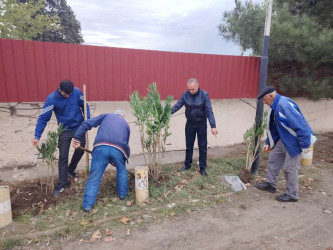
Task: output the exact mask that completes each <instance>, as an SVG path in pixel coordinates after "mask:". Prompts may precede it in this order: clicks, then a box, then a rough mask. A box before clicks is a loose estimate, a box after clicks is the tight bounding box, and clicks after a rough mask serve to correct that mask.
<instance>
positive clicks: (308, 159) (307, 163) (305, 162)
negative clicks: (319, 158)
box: [301, 144, 313, 166]
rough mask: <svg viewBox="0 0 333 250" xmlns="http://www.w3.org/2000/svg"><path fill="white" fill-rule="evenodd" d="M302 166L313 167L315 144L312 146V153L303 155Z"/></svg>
mask: <svg viewBox="0 0 333 250" xmlns="http://www.w3.org/2000/svg"><path fill="white" fill-rule="evenodd" d="M301 157H302V158H301V164H302V166H311V165H312V158H313V144H312V145H311V146H310V151H309V152H307V153H302V155H301Z"/></svg>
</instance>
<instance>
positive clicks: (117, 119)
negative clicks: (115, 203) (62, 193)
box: [72, 110, 130, 212]
mask: <svg viewBox="0 0 333 250" xmlns="http://www.w3.org/2000/svg"><path fill="white" fill-rule="evenodd" d="M93 127H98V131H97V135H96V138H95V141H94V149H93V152H92V160H91V168H90V175H89V177H88V180H87V185H86V189H85V192H84V196H83V203H82V208H83V210H84V211H86V212H89V211H90V210H91V209H92V207H93V205H94V204H95V203H96V197H97V194H98V190H99V185H100V183H101V180H102V177H103V174H104V171H105V168H106V167H107V165H108V164H109V163H111V164H112V165H115V166H116V168H117V192H118V195H119V197H120V199H125V197H126V195H127V193H128V176H127V169H126V163H125V162H126V161H127V159H128V157H129V155H130V147H129V145H128V143H129V137H130V128H129V125H128V123H127V122H126V121H125V119H124V112H122V111H121V110H116V111H115V112H114V113H107V114H101V115H99V116H96V117H94V118H92V119H88V120H86V121H84V122H83V123H82V124H81V126H80V127H79V128H78V129H77V131H76V133H75V135H74V140H73V144H72V145H73V147H74V148H78V147H79V146H80V143H81V141H82V140H84V135H85V133H86V132H87V131H88V130H90V129H92V128H93Z"/></svg>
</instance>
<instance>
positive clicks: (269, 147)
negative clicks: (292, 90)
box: [256, 86, 316, 202]
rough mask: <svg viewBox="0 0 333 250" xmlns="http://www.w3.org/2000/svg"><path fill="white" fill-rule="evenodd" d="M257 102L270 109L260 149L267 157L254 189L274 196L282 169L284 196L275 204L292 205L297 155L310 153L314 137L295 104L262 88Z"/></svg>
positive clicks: (296, 199)
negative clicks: (263, 174) (264, 174)
mask: <svg viewBox="0 0 333 250" xmlns="http://www.w3.org/2000/svg"><path fill="white" fill-rule="evenodd" d="M257 98H258V99H261V98H262V99H263V102H264V104H266V105H268V106H269V107H270V110H269V114H268V116H267V140H266V145H265V146H264V148H263V151H265V152H270V153H269V157H268V162H267V177H266V181H265V182H264V183H257V184H256V187H257V188H259V189H261V190H265V191H268V192H271V193H275V192H276V186H277V180H278V177H279V172H280V170H281V169H282V168H283V169H284V175H285V178H286V192H285V193H283V194H280V195H278V196H276V200H278V201H280V202H296V201H298V185H299V184H298V169H299V168H300V160H301V153H302V152H304V153H306V152H309V151H310V146H311V144H313V143H314V142H315V141H316V137H315V136H314V134H313V132H312V130H311V128H310V126H309V124H308V123H307V121H306V120H305V118H304V116H303V114H302V112H301V110H300V109H299V107H298V106H297V105H296V103H295V102H294V101H293V100H291V99H290V98H288V97H285V96H282V95H279V94H278V93H276V90H275V88H274V87H272V86H267V87H265V88H264V89H263V90H262V91H261V92H260V94H259V95H258V97H257Z"/></svg>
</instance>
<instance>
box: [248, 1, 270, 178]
mask: <svg viewBox="0 0 333 250" xmlns="http://www.w3.org/2000/svg"><path fill="white" fill-rule="evenodd" d="M266 4H267V9H266V18H265V31H264V47H263V50H262V56H261V63H260V76H259V92H258V93H260V92H261V90H262V89H263V88H265V87H266V80H267V68H268V47H269V33H270V29H271V16H272V5H273V0H266ZM263 113H264V103H263V101H262V99H260V100H257V110H256V121H255V122H256V130H257V128H258V127H259V126H260V124H261V122H262V118H263ZM257 143H260V141H258V137H256V138H255V139H254V145H257ZM260 150H261V148H260V147H259V148H258V150H257V152H255V154H256V158H255V159H256V160H255V161H254V162H253V164H252V168H251V172H252V174H257V173H258V167H259V154H260Z"/></svg>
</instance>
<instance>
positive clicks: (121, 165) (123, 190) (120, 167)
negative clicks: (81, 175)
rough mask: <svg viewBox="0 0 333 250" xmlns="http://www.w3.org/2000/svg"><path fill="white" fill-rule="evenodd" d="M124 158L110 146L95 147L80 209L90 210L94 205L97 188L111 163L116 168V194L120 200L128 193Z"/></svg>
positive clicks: (117, 150)
mask: <svg viewBox="0 0 333 250" xmlns="http://www.w3.org/2000/svg"><path fill="white" fill-rule="evenodd" d="M125 161H126V158H125V156H124V154H123V153H122V152H121V151H120V150H119V149H117V148H114V147H111V146H104V145H102V146H97V147H95V148H94V150H93V152H92V160H91V168H90V175H89V178H88V180H87V185H86V189H85V191H84V196H83V203H82V207H83V208H84V209H85V210H90V209H91V208H92V206H93V205H94V204H95V203H96V197H97V194H98V190H99V186H100V184H101V180H102V177H103V174H104V171H105V168H106V167H107V165H108V164H109V163H111V162H113V163H114V164H115V165H116V168H117V192H118V194H119V196H120V198H125V196H126V195H127V193H128V176H127V169H126V165H125Z"/></svg>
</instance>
